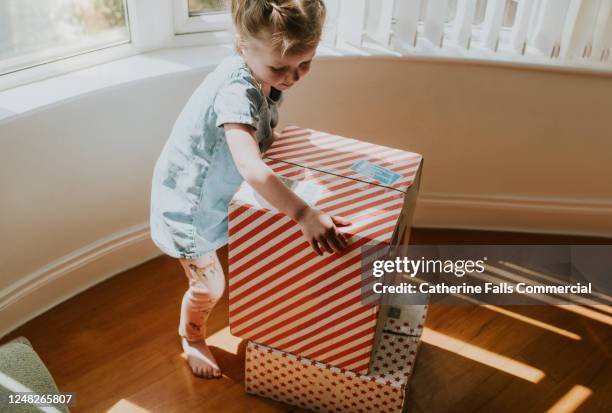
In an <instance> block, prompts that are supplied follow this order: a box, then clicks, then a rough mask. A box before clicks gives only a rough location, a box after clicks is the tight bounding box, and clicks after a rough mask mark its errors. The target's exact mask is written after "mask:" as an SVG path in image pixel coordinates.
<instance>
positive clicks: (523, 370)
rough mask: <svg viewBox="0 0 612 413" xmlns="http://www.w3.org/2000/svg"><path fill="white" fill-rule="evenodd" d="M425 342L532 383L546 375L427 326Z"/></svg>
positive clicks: (424, 332)
mask: <svg viewBox="0 0 612 413" xmlns="http://www.w3.org/2000/svg"><path fill="white" fill-rule="evenodd" d="M423 342H425V343H428V344H431V345H432V346H436V347H439V348H441V349H443V350H446V351H450V352H452V353H455V354H458V355H460V356H462V357H465V358H468V359H470V360H473V361H476V362H478V363H481V364H484V365H487V366H489V367H492V368H494V369H497V370H501V371H503V372H505V373H508V374H511V375H513V376H516V377H518V378H521V379H523V380H527V381H530V382H532V383H538V382H539V381H540V380H542V379H543V378H544V376H545V374H544V372H543V371H542V370H539V369H536V368H535V367H531V366H529V365H527V364H525V363H521V362H520V361H516V360H513V359H511V358H508V357H505V356H502V355H500V354H496V353H493V352H491V351H489V350H485V349H483V348H480V347H478V346H475V345H473V344H470V343H466V342H465V341H461V340H458V339H456V338H453V337H450V336H447V335H445V334H442V333H439V332H437V331H435V330H431V329H429V328H427V327H425V329H424V330H423Z"/></svg>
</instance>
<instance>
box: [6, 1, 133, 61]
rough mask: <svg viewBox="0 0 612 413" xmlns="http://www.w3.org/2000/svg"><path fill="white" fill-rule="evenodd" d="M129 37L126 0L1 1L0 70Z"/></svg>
mask: <svg viewBox="0 0 612 413" xmlns="http://www.w3.org/2000/svg"><path fill="white" fill-rule="evenodd" d="M129 40H130V35H129V31H128V26H127V22H126V12H125V5H124V0H44V1H40V0H0V73H6V72H10V71H14V70H18V69H22V68H25V67H30V66H34V65H37V64H40V63H44V62H48V61H53V60H57V59H60V58H63V57H68V56H72V55H75V54H79V53H81V52H85V51H90V50H95V49H99V48H102V47H105V46H109V45H113V44H118V43H122V42H128V41H129Z"/></svg>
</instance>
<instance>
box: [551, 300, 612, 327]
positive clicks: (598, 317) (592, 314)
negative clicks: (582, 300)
mask: <svg viewBox="0 0 612 413" xmlns="http://www.w3.org/2000/svg"><path fill="white" fill-rule="evenodd" d="M557 307H559V308H561V309H563V310H566V311H571V312H572V313H576V314H580V315H581V316H583V317H587V318H590V319H591V320H595V321H599V322H600V323H604V324H607V325H609V326H612V317H610V316H607V315H605V314H602V313H600V312H599V311H595V310H591V309H590V308H587V307H583V306H580V305H575V304H572V305H561V304H557Z"/></svg>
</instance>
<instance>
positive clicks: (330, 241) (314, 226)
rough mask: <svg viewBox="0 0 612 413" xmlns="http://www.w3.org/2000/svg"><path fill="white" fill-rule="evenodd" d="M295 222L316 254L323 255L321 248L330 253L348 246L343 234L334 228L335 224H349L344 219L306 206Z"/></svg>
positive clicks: (340, 250)
mask: <svg viewBox="0 0 612 413" xmlns="http://www.w3.org/2000/svg"><path fill="white" fill-rule="evenodd" d="M297 222H298V224H300V226H301V227H302V232H303V233H304V236H305V237H306V240H308V242H309V243H310V246H311V247H312V249H313V250H314V251H315V252H316V253H317V254H318V255H323V252H322V249H324V250H325V251H327V252H329V253H330V254H332V253H333V252H334V251H335V252H342V251H343V250H344V249H345V248H346V247H347V246H348V243H347V241H346V239H345V237H344V234H342V233H341V232H340V231H338V229H337V228H336V225H338V226H346V225H351V222H350V221H347V220H346V219H343V218H340V217H335V216H330V215H327V214H326V213H324V212H323V211H321V210H319V209H317V208H313V207H308V208H307V209H306V210H305V211H304V212H303V213H302V214H301V216H300V218H299V219H298V220H297ZM319 244H321V247H322V249H321V247H319Z"/></svg>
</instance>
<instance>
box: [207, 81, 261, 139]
mask: <svg viewBox="0 0 612 413" xmlns="http://www.w3.org/2000/svg"><path fill="white" fill-rule="evenodd" d="M262 103H263V101H262V96H261V93H260V92H259V90H257V87H256V86H255V85H253V84H252V83H251V82H249V81H248V80H247V79H244V78H240V77H235V78H231V79H229V80H228V81H227V82H226V83H225V84H224V85H222V86H221V88H220V89H219V91H218V92H217V96H216V97H215V102H214V110H215V113H216V114H217V122H216V126H217V127H221V126H223V124H225V123H242V124H244V125H249V126H252V127H253V129H255V130H257V126H258V124H259V110H260V108H261V105H262Z"/></svg>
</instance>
